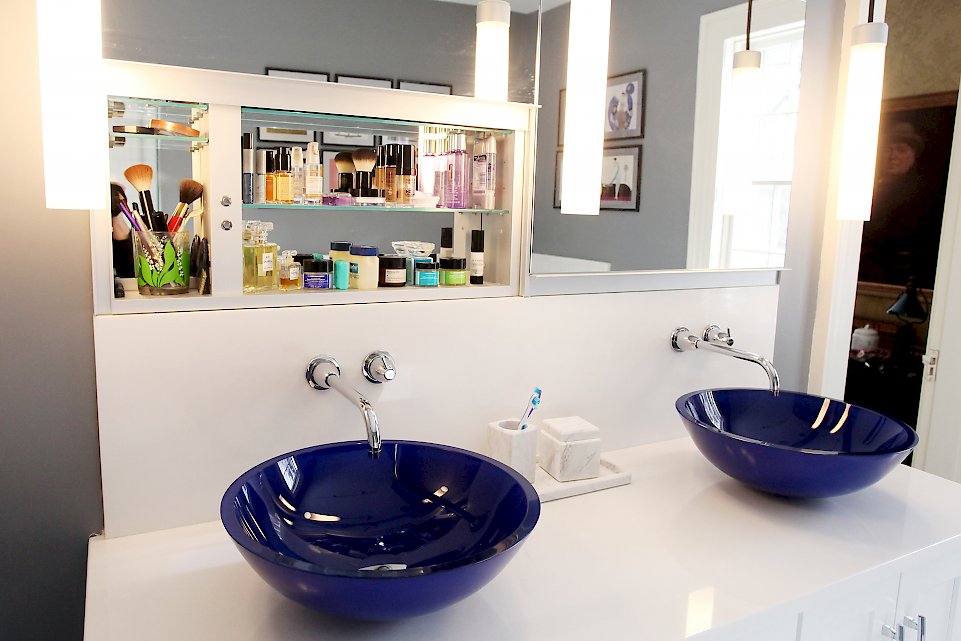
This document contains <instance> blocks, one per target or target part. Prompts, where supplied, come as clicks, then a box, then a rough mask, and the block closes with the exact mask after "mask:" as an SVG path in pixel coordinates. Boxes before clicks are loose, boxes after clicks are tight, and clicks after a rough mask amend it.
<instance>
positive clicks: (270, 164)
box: [264, 149, 277, 203]
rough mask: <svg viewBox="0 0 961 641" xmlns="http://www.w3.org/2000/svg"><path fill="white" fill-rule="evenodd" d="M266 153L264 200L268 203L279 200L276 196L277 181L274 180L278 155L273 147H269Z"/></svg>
mask: <svg viewBox="0 0 961 641" xmlns="http://www.w3.org/2000/svg"><path fill="white" fill-rule="evenodd" d="M264 154H265V162H264V165H265V169H266V171H265V172H264V201H265V202H268V203H275V202H277V198H276V193H277V192H276V189H275V187H276V183H275V182H274V170H275V169H276V159H277V155H276V153H275V152H274V150H273V149H267V150H265V152H264Z"/></svg>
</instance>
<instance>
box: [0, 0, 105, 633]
mask: <svg viewBox="0 0 961 641" xmlns="http://www.w3.org/2000/svg"><path fill="white" fill-rule="evenodd" d="M0 29H2V37H0V50H2V56H3V60H4V61H5V62H6V65H5V70H4V99H3V101H2V103H0V123H2V124H0V127H2V130H3V141H4V145H5V146H7V149H8V150H15V151H14V152H13V153H5V154H2V158H0V177H2V178H0V181H2V187H3V201H2V204H0V219H2V221H3V232H4V233H3V234H0V270H2V272H3V274H4V275H5V277H4V278H3V279H2V281H0V283H2V284H0V318H2V320H0V328H2V329H0V362H2V368H0V408H2V419H0V514H2V517H0V521H2V526H0V532H2V534H0V567H2V568H3V581H2V587H0V637H2V638H3V639H10V640H14V639H16V640H17V641H49V640H51V639H56V640H57V641H71V640H74V639H77V640H79V639H80V638H81V636H82V632H83V629H82V622H83V595H84V581H85V565H86V555H87V537H88V535H90V534H92V533H94V532H98V531H99V530H101V529H102V527H103V510H102V507H101V495H100V467H99V451H98V443H97V405H96V389H95V385H94V363H93V328H92V325H93V323H92V319H93V307H92V300H91V288H90V237H89V232H88V218H87V213H86V212H77V211H55V210H47V209H45V208H44V205H43V202H44V201H43V161H42V153H41V148H40V136H39V132H40V117H39V87H38V80H37V59H36V55H35V53H34V52H35V51H36V47H37V45H36V8H35V4H34V3H33V2H30V1H28V0H14V1H13V2H6V3H4V20H3V21H2V26H0ZM63 144H65V145H66V144H69V141H64V143H63Z"/></svg>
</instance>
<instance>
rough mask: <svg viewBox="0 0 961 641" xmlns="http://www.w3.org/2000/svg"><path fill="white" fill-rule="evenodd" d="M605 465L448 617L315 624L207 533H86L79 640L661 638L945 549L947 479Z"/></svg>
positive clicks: (649, 451) (950, 515)
mask: <svg viewBox="0 0 961 641" xmlns="http://www.w3.org/2000/svg"><path fill="white" fill-rule="evenodd" d="M605 456H606V457H608V458H610V460H611V461H613V462H614V463H615V464H617V465H618V466H620V467H622V468H624V469H625V470H627V471H630V472H631V473H632V474H633V483H631V484H630V485H626V486H623V487H618V488H613V489H608V490H604V491H601V492H595V493H592V494H586V495H582V496H576V497H572V498H568V499H563V500H559V501H553V502H550V503H545V504H543V505H542V508H541V517H540V521H539V522H538V524H537V526H536V528H535V529H534V532H533V533H532V534H531V535H530V536H529V538H528V539H527V541H526V542H525V543H524V545H523V546H522V548H521V549H520V551H519V552H518V554H517V556H516V557H515V558H514V560H513V561H512V562H511V563H510V564H509V565H508V567H507V568H506V569H505V570H504V571H503V572H502V573H501V574H500V575H499V576H497V577H496V578H495V579H494V580H493V581H491V582H490V583H489V584H488V585H487V586H485V587H484V588H482V589H481V590H480V591H479V592H477V593H475V594H474V595H473V596H471V597H469V598H467V599H466V600H464V601H462V602H460V603H458V604H456V605H454V606H452V607H450V608H447V609H446V610H442V611H440V612H437V613H434V614H431V615H427V616H423V617H420V618H416V619H410V620H407V621H399V622H392V623H375V624H371V623H362V622H352V621H344V620H340V619H335V618H332V617H328V616H325V615H322V614H319V613H316V612H313V611H311V610H308V609H306V608H304V607H302V606H300V605H298V604H296V603H294V602H292V601H288V600H287V599H285V598H284V597H282V596H280V595H279V594H278V593H276V592H275V591H274V590H273V589H272V588H270V587H269V586H267V584H266V583H264V582H263V581H262V580H261V579H260V578H259V577H258V576H257V575H256V574H255V573H254V571H253V570H252V569H250V568H249V567H248V566H247V564H246V563H245V562H244V561H243V559H242V558H241V556H240V553H239V552H237V550H236V549H235V547H234V545H233V543H232V542H231V541H230V539H229V537H228V536H227V534H226V532H225V531H224V529H223V527H222V526H221V524H220V523H219V522H212V523H205V524H201V525H195V526H189V527H183V528H177V529H173V530H164V531H160V532H151V533H148V534H140V535H136V536H128V537H122V538H116V539H109V540H107V539H103V538H102V537H97V538H94V539H92V540H91V542H90V552H89V561H88V578H87V604H86V623H85V626H86V630H85V639H86V641H129V640H131V639H137V640H138V641H171V640H174V639H176V640H178V641H192V640H198V641H199V640H203V641H219V640H224V641H227V640H229V641H247V640H249V641H255V640H256V641H263V640H268V639H277V640H284V641H301V640H304V641H306V640H308V639H309V640H311V641H316V640H317V639H324V640H327V639H345V640H346V639H364V640H365V641H367V640H369V641H376V640H378V639H385V640H386V639H390V640H391V641H404V640H407V639H410V640H417V641H421V640H425V639H458V640H463V641H468V640H474V639H476V640H478V641H480V640H483V641H491V640H497V641H508V640H532V639H546V640H551V641H561V640H565V639H570V640H577V641H581V640H582V639H623V638H628V637H630V638H641V637H642V636H643V638H649V639H656V640H657V641H673V640H676V639H684V638H687V637H689V636H691V635H692V634H693V633H696V632H698V631H702V630H718V629H719V628H721V630H718V632H719V634H723V630H724V629H725V628H724V627H725V626H729V625H731V624H734V627H729V628H726V629H728V630H731V629H734V628H736V627H737V625H738V624H737V622H741V624H743V623H744V620H745V619H747V618H748V617H752V616H754V615H758V614H761V613H770V612H771V611H774V610H777V609H778V607H779V606H780V607H781V608H782V609H783V608H786V607H788V606H789V605H790V604H789V602H797V601H798V600H799V599H802V597H804V596H805V595H807V594H809V593H812V592H814V591H816V590H819V589H822V588H824V587H825V586H828V585H830V584H833V583H836V582H838V581H843V580H845V579H848V578H850V577H853V576H855V575H857V574H860V573H862V572H864V571H867V570H871V569H873V568H876V567H878V566H881V565H884V564H886V563H889V562H891V561H894V560H896V559H898V558H900V557H903V556H905V555H908V554H911V553H913V552H916V551H918V550H922V549H924V548H926V547H929V546H931V545H934V544H937V543H941V542H944V541H947V540H948V539H952V538H955V537H961V510H959V509H958V506H959V505H961V485H958V484H955V483H951V482H949V481H945V480H943V479H940V478H938V477H934V476H932V475H929V474H926V473H924V472H920V471H917V470H913V469H911V468H908V467H906V466H899V467H898V469H896V470H895V471H894V472H892V473H891V474H890V475H888V476H887V477H886V478H884V479H882V480H881V481H880V482H879V483H878V484H877V485H875V486H873V487H870V488H868V489H865V490H862V491H860V492H857V493H855V494H851V495H848V496H842V497H836V498H833V499H824V500H816V501H793V500H787V499H781V498H776V497H772V496H767V495H765V494H761V493H759V492H755V491H753V490H750V489H748V488H746V487H744V486H742V485H740V484H739V483H737V482H736V481H734V480H732V479H730V478H728V477H727V476H725V475H723V474H722V473H721V472H719V471H717V470H716V469H715V468H714V467H713V466H711V465H710V464H709V463H708V462H707V461H706V460H705V459H703V458H702V457H701V455H700V454H699V453H698V452H697V451H696V449H695V448H694V446H693V445H692V444H691V443H690V442H689V441H688V440H687V439H678V440H673V441H667V442H663V443H656V444H653V445H645V446H640V447H634V448H629V449H624V450H619V451H615V452H609V453H607V454H605ZM785 604H787V605H785ZM772 609H773V610H772ZM725 636H726V635H725ZM711 638H712V639H713V638H719V636H718V637H715V636H711ZM792 638H793V637H792Z"/></svg>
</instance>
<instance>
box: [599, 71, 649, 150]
mask: <svg viewBox="0 0 961 641" xmlns="http://www.w3.org/2000/svg"><path fill="white" fill-rule="evenodd" d="M622 87H624V88H625V91H620V89H621V88H622ZM635 94H636V95H635ZM604 104H605V108H604V140H606V141H612V140H616V141H618V142H620V141H624V140H632V139H641V138H644V129H645V125H646V114H647V69H637V70H636V71H628V72H627V73H621V74H618V75H616V76H609V77H608V79H607V93H606V97H605V101H604ZM620 127H625V128H623V129H619V128H620Z"/></svg>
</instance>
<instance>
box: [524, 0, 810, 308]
mask: <svg viewBox="0 0 961 641" xmlns="http://www.w3.org/2000/svg"><path fill="white" fill-rule="evenodd" d="M805 6H806V3H805V2H804V1H803V0H756V1H755V2H754V7H753V21H752V29H751V45H752V46H751V48H752V49H755V50H760V51H761V54H762V89H761V98H760V104H759V105H758V115H757V117H756V121H755V128H756V133H757V139H756V140H758V141H759V143H760V144H758V145H757V147H756V153H754V154H752V155H751V156H752V160H753V162H752V164H751V170H752V171H751V180H752V182H753V188H752V194H751V199H750V203H749V206H748V207H744V208H741V209H739V210H737V211H736V212H734V213H732V211H731V210H730V208H728V207H725V206H724V193H723V186H724V180H725V168H726V167H727V166H729V165H730V164H731V162H732V160H731V159H732V158H735V157H736V156H737V151H738V147H740V146H741V145H742V141H741V140H739V139H736V138H735V137H734V136H733V134H732V133H731V127H730V126H729V125H728V123H729V122H730V120H731V118H730V116H731V114H730V109H731V108H730V106H729V104H730V98H729V88H730V70H731V67H732V58H733V54H734V52H735V51H738V50H742V49H744V45H745V27H746V17H747V4H746V3H743V2H740V0H687V1H685V2H676V1H673V0H643V1H637V2H630V1H626V0H614V1H613V3H612V16H611V32H610V50H609V51H610V53H609V68H608V73H607V76H608V81H607V97H606V114H605V122H604V123H603V124H604V128H605V143H604V146H605V149H604V158H603V170H602V184H600V185H598V197H599V198H600V201H601V211H600V215H598V216H578V215H568V214H562V213H561V209H560V204H561V202H562V200H563V190H562V185H561V172H560V169H559V163H560V162H561V158H562V156H563V153H564V141H563V130H564V125H565V119H564V94H565V83H566V78H567V40H568V30H569V14H570V4H569V3H568V2H559V1H554V2H552V1H551V0H546V1H545V3H544V7H543V15H542V37H541V58H540V69H539V103H540V104H541V105H542V108H541V110H540V113H539V116H538V131H537V143H536V144H537V152H536V158H537V168H536V181H535V190H536V192H535V199H534V203H535V204H534V215H533V238H532V256H531V261H530V272H531V274H532V275H533V276H534V278H532V279H531V282H533V283H534V284H535V287H533V288H530V289H533V291H532V292H531V293H559V292H560V291H562V290H565V287H566V288H567V289H566V291H619V290H623V289H646V288H648V287H646V286H645V285H644V284H643V283H642V282H641V281H638V280H636V279H627V280H625V279H623V278H621V279H617V278H614V279H608V280H607V284H605V280H604V279H603V278H599V276H600V275H601V274H603V275H607V276H617V275H622V276H623V275H624V274H625V273H628V274H636V273H638V272H648V271H655V272H659V273H661V272H674V274H675V276H676V274H677V273H678V272H697V273H700V274H701V275H702V276H701V277H699V278H698V279H697V282H698V283H703V284H698V285H688V284H687V283H692V282H693V281H692V280H691V279H690V278H682V279H681V280H678V279H677V278H676V277H673V278H669V277H662V280H661V281H651V280H650V279H648V282H655V283H657V282H660V283H661V284H660V285H657V284H655V285H654V288H660V287H669V286H671V285H670V282H675V283H678V286H714V285H716V284H720V283H723V282H732V283H738V284H741V283H743V284H761V283H765V282H774V279H776V271H774V270H777V269H778V268H781V267H783V266H784V253H785V244H786V238H787V225H788V217H789V205H790V195H791V188H792V185H791V182H792V173H793V172H792V170H793V160H794V143H795V130H796V126H797V120H798V118H797V115H798V104H799V93H800V92H799V87H800V77H801V73H800V65H801V59H802V53H803V40H804V15H805ZM721 270H742V271H741V274H740V276H739V277H738V278H735V279H734V280H731V279H730V278H729V277H723V276H722V275H721V274H722V272H721ZM743 270H765V271H766V274H764V275H762V274H758V273H750V272H747V273H744V272H743ZM562 274H578V275H579V276H580V278H579V279H577V280H571V279H567V280H564V279H558V278H548V279H544V278H542V279H538V278H536V277H537V276H539V275H540V276H543V275H551V276H554V277H556V276H558V275H562ZM665 278H667V280H665ZM615 281H617V283H618V284H614V282H615ZM548 283H550V284H551V285H548ZM561 283H566V285H561ZM571 283H576V285H571ZM537 285H539V287H538V286H537ZM545 287H546V289H545Z"/></svg>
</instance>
